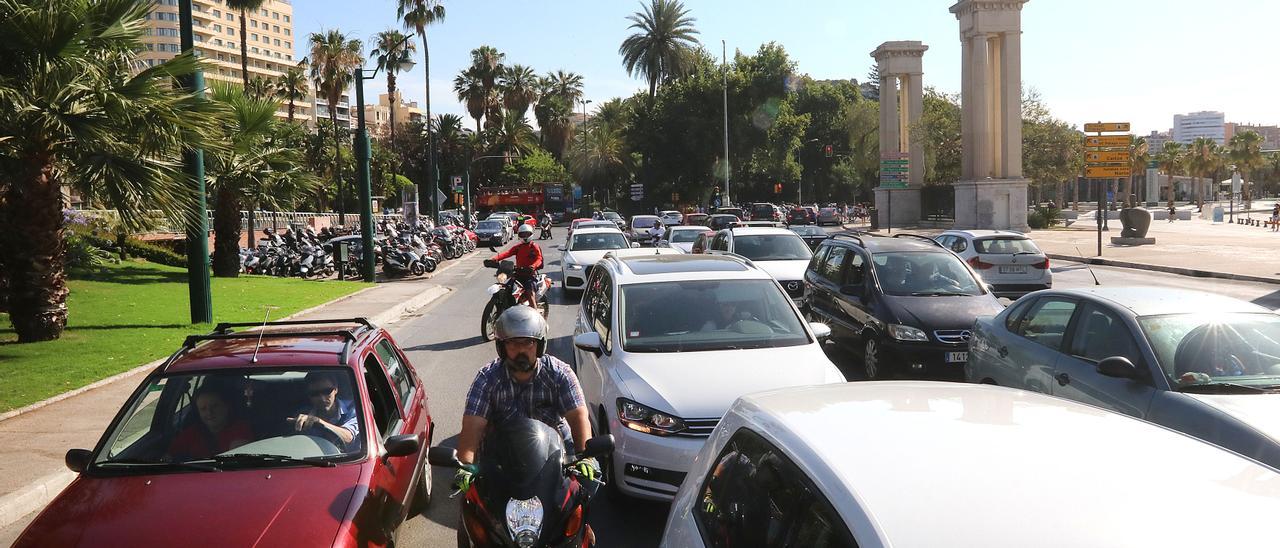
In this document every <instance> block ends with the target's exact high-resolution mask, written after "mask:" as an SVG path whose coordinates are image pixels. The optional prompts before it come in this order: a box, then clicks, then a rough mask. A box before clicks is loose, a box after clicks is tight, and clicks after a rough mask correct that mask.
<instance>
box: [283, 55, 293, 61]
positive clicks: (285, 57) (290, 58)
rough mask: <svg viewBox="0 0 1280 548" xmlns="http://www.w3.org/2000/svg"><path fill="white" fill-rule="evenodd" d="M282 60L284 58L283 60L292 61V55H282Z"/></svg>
mask: <svg viewBox="0 0 1280 548" xmlns="http://www.w3.org/2000/svg"><path fill="white" fill-rule="evenodd" d="M284 60H285V61H292V60H293V56H292V55H285V56H284Z"/></svg>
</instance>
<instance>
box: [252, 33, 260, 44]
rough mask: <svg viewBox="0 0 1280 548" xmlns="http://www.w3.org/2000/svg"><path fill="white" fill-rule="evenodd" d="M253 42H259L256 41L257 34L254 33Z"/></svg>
mask: <svg viewBox="0 0 1280 548" xmlns="http://www.w3.org/2000/svg"><path fill="white" fill-rule="evenodd" d="M253 41H254V42H258V41H259V40H258V33H256V32H255V33H253Z"/></svg>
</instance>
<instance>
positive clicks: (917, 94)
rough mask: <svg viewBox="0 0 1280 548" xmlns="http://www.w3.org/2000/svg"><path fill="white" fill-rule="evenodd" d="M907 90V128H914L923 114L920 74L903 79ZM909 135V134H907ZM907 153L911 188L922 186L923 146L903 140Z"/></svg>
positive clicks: (911, 140) (922, 90)
mask: <svg viewBox="0 0 1280 548" xmlns="http://www.w3.org/2000/svg"><path fill="white" fill-rule="evenodd" d="M903 82H906V85H904V86H903V87H905V88H907V92H906V104H907V127H909V128H910V127H915V126H916V124H918V123H920V115H921V114H924V82H923V74H922V73H919V72H917V73H914V74H908V75H906V76H904V77H903ZM908 135H909V134H908ZM905 141H906V143H907V151H908V152H910V153H911V176H910V181H911V186H923V185H924V146H922V145H921V144H919V143H916V142H915V139H914V138H912V139H907V140H905Z"/></svg>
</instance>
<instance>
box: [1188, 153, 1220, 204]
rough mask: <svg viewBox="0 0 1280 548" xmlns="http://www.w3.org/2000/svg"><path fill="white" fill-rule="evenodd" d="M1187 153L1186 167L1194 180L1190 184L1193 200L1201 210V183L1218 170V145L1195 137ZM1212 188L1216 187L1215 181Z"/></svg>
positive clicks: (1203, 196) (1202, 198)
mask: <svg viewBox="0 0 1280 548" xmlns="http://www.w3.org/2000/svg"><path fill="white" fill-rule="evenodd" d="M1189 152H1190V154H1189V156H1188V159H1187V167H1188V169H1190V171H1191V175H1192V177H1193V178H1194V183H1193V184H1192V189H1193V190H1192V192H1193V196H1194V198H1193V199H1194V200H1195V201H1196V205H1198V206H1199V207H1200V208H1201V209H1203V208H1204V199H1205V189H1204V186H1203V185H1202V182H1203V180H1204V178H1205V177H1208V176H1210V175H1212V174H1213V172H1215V171H1217V170H1218V163H1219V156H1218V152H1219V151H1218V143H1217V142H1215V141H1214V140H1213V139H1210V138H1208V137H1196V139H1195V140H1194V141H1192V142H1191V147H1190V149H1189ZM1214 186H1217V182H1216V181H1215V182H1214Z"/></svg>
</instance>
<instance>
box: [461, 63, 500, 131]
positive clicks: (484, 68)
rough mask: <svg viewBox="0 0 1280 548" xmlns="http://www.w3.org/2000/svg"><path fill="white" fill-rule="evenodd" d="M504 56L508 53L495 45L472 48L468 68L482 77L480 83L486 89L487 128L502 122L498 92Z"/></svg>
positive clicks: (485, 115)
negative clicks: (500, 50)
mask: <svg viewBox="0 0 1280 548" xmlns="http://www.w3.org/2000/svg"><path fill="white" fill-rule="evenodd" d="M504 58H506V54H504V53H501V52H499V51H498V50H497V49H496V48H494V47H493V46H480V47H478V48H476V49H473V50H471V68H470V69H468V70H470V71H472V72H473V73H474V74H475V75H476V76H477V77H478V78H480V85H481V87H482V88H483V89H484V97H485V109H484V118H485V120H484V126H485V128H491V127H493V126H495V125H497V124H499V123H501V118H502V97H501V96H499V94H498V93H497V82H498V78H499V77H500V76H502V73H503V71H504V67H503V65H502V60H503V59H504Z"/></svg>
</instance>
